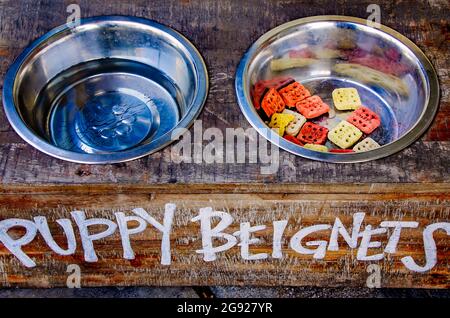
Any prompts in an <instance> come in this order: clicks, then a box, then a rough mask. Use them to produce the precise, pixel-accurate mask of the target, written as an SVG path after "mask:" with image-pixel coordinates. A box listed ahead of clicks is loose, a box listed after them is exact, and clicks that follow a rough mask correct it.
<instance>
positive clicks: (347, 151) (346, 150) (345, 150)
mask: <svg viewBox="0 0 450 318" xmlns="http://www.w3.org/2000/svg"><path fill="white" fill-rule="evenodd" d="M330 152H334V153H349V152H355V151H354V150H353V149H336V148H333V149H330Z"/></svg>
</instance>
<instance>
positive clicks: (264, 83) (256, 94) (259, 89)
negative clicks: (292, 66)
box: [251, 76, 295, 110]
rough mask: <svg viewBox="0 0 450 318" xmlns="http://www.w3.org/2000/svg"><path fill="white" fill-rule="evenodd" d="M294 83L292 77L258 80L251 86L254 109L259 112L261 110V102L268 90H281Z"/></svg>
mask: <svg viewBox="0 0 450 318" xmlns="http://www.w3.org/2000/svg"><path fill="white" fill-rule="evenodd" d="M294 81H295V80H294V79H293V78H292V77H288V76H282V77H276V78H273V79H270V80H260V81H258V82H256V83H255V85H253V88H252V92H251V95H252V101H253V105H254V106H255V109H257V110H259V109H260V108H261V101H262V99H263V97H264V95H265V94H266V93H267V91H268V90H269V89H271V88H275V89H276V90H279V89H280V88H283V87H284V86H286V85H288V84H290V83H293V82H294Z"/></svg>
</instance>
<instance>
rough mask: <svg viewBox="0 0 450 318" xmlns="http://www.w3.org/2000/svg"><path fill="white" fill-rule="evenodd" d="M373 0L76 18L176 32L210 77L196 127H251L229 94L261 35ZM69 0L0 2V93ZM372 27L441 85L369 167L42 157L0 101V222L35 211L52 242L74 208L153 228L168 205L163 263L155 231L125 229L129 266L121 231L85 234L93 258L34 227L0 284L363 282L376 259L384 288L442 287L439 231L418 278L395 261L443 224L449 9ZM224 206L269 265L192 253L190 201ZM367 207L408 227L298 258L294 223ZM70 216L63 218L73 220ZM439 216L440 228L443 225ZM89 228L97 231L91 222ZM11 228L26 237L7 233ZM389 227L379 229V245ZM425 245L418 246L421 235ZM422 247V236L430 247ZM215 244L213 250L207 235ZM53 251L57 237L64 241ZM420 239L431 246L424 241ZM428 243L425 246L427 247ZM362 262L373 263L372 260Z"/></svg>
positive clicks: (388, 6)
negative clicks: (408, 44)
mask: <svg viewBox="0 0 450 318" xmlns="http://www.w3.org/2000/svg"><path fill="white" fill-rule="evenodd" d="M372 2H373V1H347V0H345V1H344V0H340V1H324V0H319V1H314V4H311V1H292V0H280V1H257V0H251V1H232V0H225V1H212V0H211V1H200V0H187V1H176V0H171V1H162V0H161V1H159V0H158V1H151V2H149V1H126V2H125V1H108V2H105V1H99V0H94V1H87V0H85V1H77V3H79V4H80V7H81V14H82V16H83V17H87V16H95V15H104V14H124V15H133V16H140V17H146V18H150V19H154V20H156V21H158V22H161V23H163V24H166V25H169V26H171V27H173V28H175V29H176V30H178V31H180V32H182V33H183V34H184V35H186V36H187V37H188V38H189V39H190V40H192V41H193V43H194V44H195V45H196V46H197V47H198V49H199V50H200V51H201V53H202V55H203V56H204V58H205V60H206V62H207V64H208V69H209V73H210V80H211V89H210V94H209V97H208V100H207V103H206V105H205V109H204V111H203V112H202V114H201V116H200V119H201V120H202V124H203V128H204V129H206V128H208V127H217V128H219V129H220V130H221V131H225V129H226V128H228V127H232V128H237V127H242V128H244V129H246V128H248V127H250V126H249V124H248V122H247V121H246V120H245V118H244V116H243V115H242V113H241V112H240V110H239V107H238V105H237V103H236V98H235V96H234V72H235V68H236V65H237V64H238V62H239V60H240V58H241V57H242V54H243V53H244V52H245V50H246V49H247V48H248V47H249V46H250V45H251V44H252V43H253V41H255V40H256V39H257V38H258V37H259V36H260V35H262V34H263V33H265V32H266V31H268V30H269V29H271V28H273V27H275V26H277V25H279V24H281V23H283V22H287V21H290V20H293V19H295V18H300V17H305V16H312V15H321V14H341V15H352V16H358V17H362V18H365V17H367V16H368V15H369V13H367V12H366V8H367V6H368V5H369V4H370V3H372ZM70 3H73V1H56V0H55V1H39V2H36V1H31V0H22V1H11V0H6V1H0V87H1V86H2V83H3V76H4V74H5V72H6V70H7V68H8V66H9V65H10V64H11V63H12V61H13V59H14V57H15V56H17V55H18V54H19V53H20V51H21V50H22V49H23V48H24V47H25V46H26V45H27V44H28V43H29V42H30V41H31V40H33V39H34V38H36V37H38V36H39V35H42V34H43V33H45V32H46V31H48V30H49V29H51V28H52V27H54V26H57V25H60V24H63V23H65V22H66V19H67V16H68V13H66V7H67V5H68V4H70ZM379 4H380V6H381V10H382V17H381V22H382V23H383V24H385V25H387V26H390V27H392V28H394V29H396V30H398V31H400V32H401V33H403V34H404V35H406V36H407V37H409V38H410V39H411V40H413V41H414V42H415V43H416V44H418V45H419V47H420V48H421V49H422V50H423V51H424V52H425V54H426V55H427V56H428V57H429V58H430V59H431V61H432V62H433V64H434V65H435V67H436V68H437V70H438V75H439V80H440V85H441V95H442V97H441V102H440V108H439V112H438V114H437V117H436V118H435V121H434V123H433V125H432V127H431V128H430V129H429V130H428V132H427V133H426V134H425V135H424V136H423V137H422V138H421V139H420V140H419V141H418V142H416V143H414V144H413V145H412V146H410V147H408V148H407V149H405V150H404V151H401V152H399V153H398V154H395V155H393V156H390V157H388V158H385V159H381V160H376V161H373V162H369V163H361V164H348V165H336V164H328V163H321V162H315V161H310V160H307V159H303V158H300V157H296V156H294V155H292V154H289V153H287V152H285V151H280V169H279V170H278V172H277V173H275V174H271V175H264V174H261V170H260V165H259V164H251V163H242V164H207V163H205V162H203V163H198V164H195V163H193V164H185V163H183V164H177V163H174V162H172V161H171V160H170V151H171V147H168V148H166V149H164V150H163V151H160V152H158V153H155V154H153V155H151V156H148V157H145V158H142V159H139V160H135V161H132V162H129V163H123V164H116V165H98V166H89V165H80V164H73V163H67V162H63V161H60V160H57V159H53V158H50V157H48V156H46V155H44V154H42V153H40V152H38V151H36V150H34V149H33V148H32V147H30V146H28V145H27V144H26V143H24V142H23V141H22V140H21V139H20V137H18V136H17V135H16V134H15V133H14V131H13V130H12V128H11V127H10V126H9V124H8V122H7V120H6V118H5V116H4V113H3V109H2V107H0V181H1V186H0V222H1V221H4V220H8V219H11V218H20V219H27V220H32V219H33V217H36V216H45V217H46V219H47V220H48V222H49V224H50V231H51V232H52V233H53V235H54V237H55V239H56V241H57V243H64V242H65V237H64V236H63V235H62V231H61V228H60V227H59V226H57V225H56V224H55V220H56V219H60V218H69V219H71V216H70V212H71V211H74V210H82V211H85V213H86V216H87V217H89V218H92V217H100V218H107V219H110V220H114V219H115V214H114V213H116V212H118V211H123V212H124V213H126V214H127V215H132V214H133V212H132V209H134V208H136V207H141V208H143V209H145V210H146V211H148V212H149V213H151V214H153V215H155V218H156V219H157V220H158V221H159V222H162V215H163V209H164V206H165V204H167V203H175V204H176V206H177V209H176V213H175V216H174V221H173V222H174V223H173V229H172V231H171V236H170V242H171V248H170V251H171V264H170V265H161V235H160V233H159V232H158V231H156V230H155V229H154V228H153V227H151V226H148V227H147V229H146V230H145V231H144V232H142V233H140V234H137V235H134V236H132V241H131V245H132V248H133V250H134V252H135V253H136V258H135V259H134V260H125V259H123V255H122V254H123V250H122V247H123V246H122V242H121V236H120V235H119V234H118V230H116V231H115V232H114V234H113V235H111V236H108V237H107V238H105V239H103V240H101V241H98V242H95V243H94V246H95V251H96V253H97V255H98V257H99V261H98V262H94V263H89V262H86V261H85V260H84V256H83V251H84V249H83V248H82V246H80V243H81V242H80V235H79V232H78V230H77V227H76V226H75V227H74V228H75V236H76V241H77V249H76V252H75V253H74V254H73V255H67V256H60V255H57V254H56V253H54V252H52V251H51V250H50V248H49V247H48V246H47V244H46V243H45V242H44V241H43V239H42V236H41V235H40V234H38V235H36V237H35V239H34V240H33V241H32V242H31V243H30V244H27V245H26V246H25V247H24V251H25V252H26V253H27V254H29V255H30V257H31V259H33V260H34V261H35V263H36V267H34V268H26V267H25V266H23V264H21V262H19V261H18V259H17V258H16V257H15V256H13V255H12V254H11V253H10V252H9V251H8V250H7V249H6V248H5V247H4V245H2V244H0V286H42V287H53V286H65V285H66V280H67V277H68V276H69V273H67V272H66V271H67V266H68V265H70V264H76V265H79V266H80V269H81V274H82V275H81V284H82V286H105V285H123V286H126V285H212V284H217V285H264V286H278V285H290V286H292V285H315V286H367V278H368V277H369V276H370V273H369V272H370V268H369V272H368V265H370V264H376V265H379V266H380V267H379V268H380V273H381V281H380V283H381V286H382V287H418V288H426V287H429V288H449V277H450V275H449V269H450V266H449V243H450V242H449V237H448V235H446V234H445V231H443V230H438V231H436V232H435V233H434V236H433V237H434V241H435V242H436V255H437V263H436V264H435V266H433V267H432V269H431V270H428V271H426V272H424V273H418V272H415V271H412V270H410V269H408V268H407V267H406V266H405V265H404V264H403V263H402V261H401V259H402V258H404V257H407V256H411V257H412V258H413V259H414V260H415V261H416V262H417V264H418V265H420V266H423V265H424V263H425V252H424V247H427V246H424V241H423V235H424V233H425V232H426V230H425V229H426V228H427V226H430V225H431V224H436V223H439V222H441V223H442V222H449V210H450V205H449V199H450V196H449V188H450V185H449V175H450V173H449V172H450V171H449V168H450V159H449V157H450V156H449V154H450V134H449V129H448V128H449V125H448V118H449V114H450V94H449V91H450V90H449V88H450V73H449V64H450V61H449V59H448V52H449V46H450V44H449V43H450V41H449V34H450V32H449V22H448V16H449V13H450V6H449V5H448V3H447V2H446V1H439V0H433V1H427V2H422V1H410V0H408V1H402V2H399V3H396V4H393V3H391V2H389V1H381V2H380V3H379ZM206 207H211V208H213V209H215V210H220V211H224V212H227V213H229V214H230V215H231V216H232V217H233V220H234V221H233V224H232V225H231V226H230V227H229V228H227V229H226V232H227V233H233V232H235V231H237V230H239V226H240V223H245V222H250V223H251V226H255V225H265V226H266V229H264V230H261V231H258V232H256V233H254V234H253V235H254V236H256V237H258V238H260V239H261V242H259V243H258V244H254V245H251V247H250V251H251V252H252V253H268V254H269V255H268V257H267V259H264V260H257V261H249V260H244V259H243V258H242V256H241V254H240V253H241V252H240V249H241V248H240V247H239V246H234V247H233V248H231V249H229V250H227V251H225V252H223V253H220V255H218V258H217V260H215V261H212V262H206V261H204V260H203V258H202V255H201V254H198V253H196V250H198V249H200V248H201V242H202V241H201V240H202V235H201V231H200V225H199V223H198V222H191V221H190V220H191V219H192V218H193V217H195V216H196V215H198V214H199V211H200V209H201V208H206ZM358 212H364V213H365V219H364V220H365V221H364V223H363V225H362V229H364V228H365V227H366V226H367V225H372V226H373V227H379V225H380V223H381V222H382V221H393V220H404V221H414V222H418V226H417V228H414V229H404V230H403V232H402V234H401V236H400V241H399V244H398V249H397V251H396V252H395V253H392V254H389V253H384V254H383V259H382V260H378V261H363V260H358V259H357V258H358V257H357V254H358V249H359V247H360V246H361V238H360V239H359V241H358V244H357V248H353V249H351V248H350V247H349V246H348V245H346V243H345V242H344V241H343V240H342V238H340V240H339V246H340V249H339V250H338V251H328V250H327V251H326V254H325V257H324V258H323V259H317V260H315V259H313V256H312V255H304V254H300V253H298V252H296V251H295V250H293V249H292V248H291V247H290V246H289V242H290V240H291V238H292V236H293V235H294V234H295V233H296V232H298V231H299V230H300V229H302V228H304V227H308V226H311V225H317V224H327V225H333V224H334V222H335V220H336V217H339V219H341V220H342V222H343V223H344V225H345V226H346V227H347V228H348V227H350V226H351V224H352V216H353V215H354V214H355V213H358ZM278 220H286V221H287V222H288V225H287V228H286V231H285V233H284V236H283V239H282V241H281V246H282V251H281V252H282V258H280V259H277V258H275V259H274V258H273V257H272V256H271V253H272V249H273V238H272V235H273V222H274V221H278ZM72 223H73V220H72ZM447 224H448V223H447ZM92 230H93V231H95V230H96V229H95V228H93V229H92ZM330 232H331V230H324V231H320V232H317V233H312V234H311V235H309V236H308V237H307V238H305V242H306V241H311V240H312V241H314V240H324V241H326V242H328V243H327V244H329V241H330V235H331V234H330ZM8 233H9V234H11V235H13V236H21V235H23V234H24V231H23V229H22V230H21V229H20V228H15V229H13V230H12V231H10V232H8ZM390 234H392V231H391V230H390V231H389V232H388V233H384V234H381V235H377V236H375V237H374V238H373V240H379V241H380V242H381V247H380V248H375V249H371V250H370V253H371V254H372V253H375V254H376V253H381V252H382V250H384V249H385V248H386V245H387V243H388V239H389V237H390ZM428 241H429V240H428ZM429 242H430V241H429ZM215 244H220V241H219V242H215ZM63 246H64V244H63ZM428 247H429V246H428ZM431 250H433V249H431ZM372 269H373V268H372Z"/></svg>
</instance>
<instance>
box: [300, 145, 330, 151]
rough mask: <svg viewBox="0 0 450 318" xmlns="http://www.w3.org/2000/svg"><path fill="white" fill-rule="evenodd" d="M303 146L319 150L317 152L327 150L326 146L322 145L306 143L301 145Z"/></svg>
mask: <svg viewBox="0 0 450 318" xmlns="http://www.w3.org/2000/svg"><path fill="white" fill-rule="evenodd" d="M303 148H306V149H310V150H315V151H319V152H328V148H327V147H326V146H324V145H317V144H306V145H304V146H303Z"/></svg>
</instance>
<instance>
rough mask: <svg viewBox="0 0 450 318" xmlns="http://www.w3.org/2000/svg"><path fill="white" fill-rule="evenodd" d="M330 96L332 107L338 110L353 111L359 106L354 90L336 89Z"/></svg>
mask: <svg viewBox="0 0 450 318" xmlns="http://www.w3.org/2000/svg"><path fill="white" fill-rule="evenodd" d="M331 94H332V96H333V103H334V106H335V107H336V108H337V109H339V110H354V109H357V108H358V107H360V106H361V99H360V98H359V94H358V91H357V90H356V88H353V87H349V88H336V89H335V90H334V91H333V92H332V93H331Z"/></svg>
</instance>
